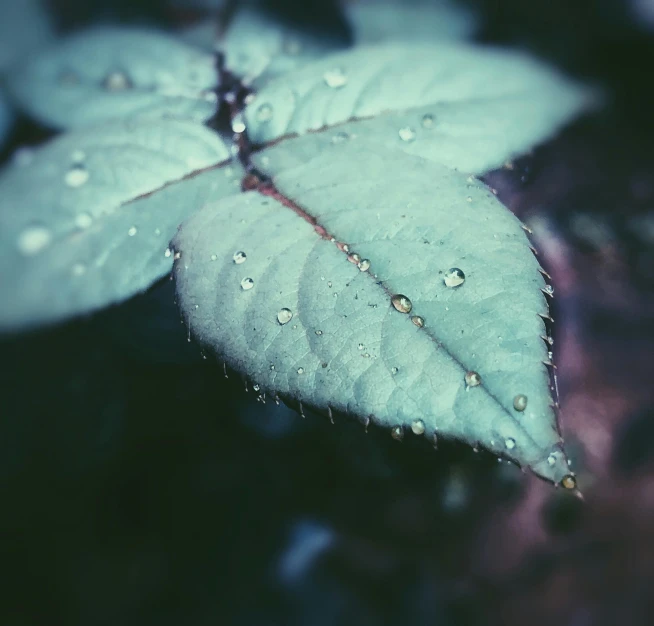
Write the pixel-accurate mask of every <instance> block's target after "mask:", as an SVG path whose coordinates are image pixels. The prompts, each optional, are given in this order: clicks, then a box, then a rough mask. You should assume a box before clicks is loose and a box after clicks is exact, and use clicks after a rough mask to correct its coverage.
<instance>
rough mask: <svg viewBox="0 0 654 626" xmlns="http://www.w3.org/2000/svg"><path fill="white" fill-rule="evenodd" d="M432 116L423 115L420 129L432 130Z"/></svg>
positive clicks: (428, 114)
mask: <svg viewBox="0 0 654 626" xmlns="http://www.w3.org/2000/svg"><path fill="white" fill-rule="evenodd" d="M434 119H435V118H434V116H433V114H432V113H425V115H423V116H422V122H421V124H422V127H423V128H433V127H434Z"/></svg>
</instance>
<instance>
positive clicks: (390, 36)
mask: <svg viewBox="0 0 654 626" xmlns="http://www.w3.org/2000/svg"><path fill="white" fill-rule="evenodd" d="M345 10H346V14H347V17H348V19H349V21H350V23H351V24H352V29H353V31H354V40H355V42H356V43H357V44H371V43H379V42H385V41H398V40H404V41H420V40H423V41H432V42H433V41H438V40H444V39H467V38H469V37H472V36H473V35H474V33H475V31H476V30H477V21H478V20H477V19H476V17H475V15H474V14H473V12H472V11H471V10H470V9H469V8H467V7H465V6H464V5H463V4H462V3H461V2H453V1H452V0H403V1H402V2H396V1H394V0H359V1H358V2H348V3H347V4H346V5H345Z"/></svg>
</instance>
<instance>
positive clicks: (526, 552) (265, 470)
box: [0, 0, 654, 626]
mask: <svg viewBox="0 0 654 626" xmlns="http://www.w3.org/2000/svg"><path fill="white" fill-rule="evenodd" d="M652 2H654V0H652ZM646 3H647V0H640V3H638V2H636V1H634V2H633V3H630V2H625V1H619V0H602V1H600V0H596V1H595V2H590V1H588V0H575V1H574V2H571V1H570V0H547V1H545V0H530V1H529V2H527V1H518V0H507V1H505V2H500V1H494V2H493V1H490V0H487V1H485V0H478V1H476V2H469V3H468V4H473V5H476V6H477V7H478V9H479V10H480V11H481V13H482V16H483V29H482V32H481V34H480V36H479V39H480V40H482V41H491V42H499V43H503V44H518V45H520V46H523V47H527V48H529V49H531V50H533V51H534V52H535V53H536V54H538V55H541V56H543V57H545V58H548V59H549V60H550V61H551V62H552V63H554V64H556V65H558V66H560V67H562V68H564V69H565V70H567V71H569V72H570V73H572V74H573V75H576V76H578V77H580V78H585V79H592V80H596V81H598V82H599V83H600V84H603V85H604V86H605V88H606V89H607V90H608V91H609V93H610V94H611V95H612V101H611V104H610V105H609V106H608V107H607V108H605V109H604V110H602V111H601V112H599V113H595V114H593V115H591V116H587V117H585V118H583V119H581V120H578V121H577V122H575V123H574V124H572V125H571V126H569V127H568V128H567V129H565V130H564V131H563V132H562V133H561V135H560V136H559V137H558V138H556V139H555V140H553V141H551V142H549V143H548V144H546V145H544V146H541V147H539V148H537V149H536V150H535V151H534V152H533V153H532V154H530V155H527V156H525V157H524V158H522V159H520V160H518V161H516V162H515V164H514V166H513V168H512V169H502V170H498V171H496V172H492V173H490V174H489V175H488V176H487V177H486V180H487V181H488V182H489V184H491V185H492V186H494V187H496V188H497V189H498V192H499V194H500V197H501V198H502V199H503V200H504V202H505V203H506V204H507V206H509V207H510V208H511V210H513V211H515V212H516V213H518V214H519V215H520V216H521V217H522V218H523V219H524V220H525V221H526V222H527V223H529V224H530V225H531V226H532V227H533V229H534V231H535V240H536V243H537V246H538V248H539V249H540V251H541V255H542V259H543V264H544V265H545V267H546V269H548V271H549V272H550V273H551V274H552V275H553V279H554V286H555V289H556V298H555V300H554V304H553V317H554V318H555V319H556V321H557V324H556V326H555V341H556V343H555V357H556V359H557V363H558V366H559V369H558V374H559V383H560V391H561V402H562V407H563V410H562V424H563V431H564V435H565V438H566V441H567V445H568V446H569V448H570V450H571V456H572V457H573V459H574V466H573V469H575V471H577V473H578V477H579V482H580V485H581V487H582V490H583V491H584V494H585V497H586V499H585V501H584V502H581V501H580V500H578V499H576V498H574V497H572V496H570V495H569V494H567V493H562V491H561V490H555V489H554V488H553V487H551V486H550V485H546V484H544V483H542V482H539V481H537V480H536V479H534V478H533V477H530V476H528V475H523V474H522V473H520V471H519V470H517V469H516V468H514V467H512V466H509V465H507V464H506V463H501V464H498V463H497V460H496V459H494V458H492V457H490V456H489V455H486V454H484V453H479V454H475V453H474V452H473V451H471V450H470V449H467V448H464V447H456V446H452V445H441V447H440V448H439V451H438V452H434V451H433V450H431V449H430V448H429V447H427V446H420V445H419V444H417V443H416V442H412V441H410V440H406V441H405V442H404V443H402V444H398V443H397V442H394V441H393V440H392V439H391V438H390V437H389V436H388V433H384V432H379V431H376V430H375V429H371V432H369V433H368V434H367V435H366V434H365V433H364V432H363V429H362V428H361V426H360V425H358V424H355V423H350V422H348V421H345V420H339V421H337V423H336V425H335V426H332V425H331V424H329V422H328V421H327V420H325V419H324V418H322V417H319V416H307V419H305V420H302V419H301V418H300V417H299V416H297V415H295V414H294V413H293V412H292V411H290V409H287V408H285V407H276V406H275V405H274V403H272V406H271V403H270V402H268V403H267V404H266V405H263V404H261V403H260V402H257V401H256V397H255V396H256V394H253V393H252V391H250V393H245V391H244V386H245V385H244V382H243V381H242V380H241V378H240V377H239V376H238V375H236V374H230V377H229V378H228V379H226V378H225V377H224V375H223V371H222V364H215V363H213V362H212V361H210V360H203V359H202V358H200V355H199V350H197V348H196V347H195V346H193V345H192V344H188V343H187V342H186V332H185V330H184V328H183V327H182V325H181V324H180V323H179V317H178V315H177V313H176V311H175V310H174V308H173V307H172V306H171V302H172V297H173V296H172V287H171V283H170V282H169V281H167V280H164V281H162V282H161V284H159V285H157V286H155V287H154V288H153V289H152V290H151V291H150V292H149V293H148V294H145V295H143V296H139V297H137V298H134V299H133V300H132V301H130V302H128V303H126V304H125V305H122V306H120V307H115V308H113V309H111V310H109V311H105V312H102V313H101V314H98V315H96V316H92V317H88V318H84V319H81V320H77V321H75V322H72V323H69V324H67V325H64V326H59V327H57V328H54V329H51V330H48V331H43V332H38V333H33V334H31V335H28V336H20V337H5V338H4V339H3V340H2V343H0V357H2V362H3V368H2V369H3V373H2V375H1V377H0V414H1V417H0V554H1V557H2V558H1V559H0V568H1V570H0V572H1V573H0V579H1V580H2V581H3V582H2V583H0V624H3V625H6V626H32V625H36V624H48V625H49V626H55V625H57V624H66V625H68V624H72V625H77V624H79V625H84V626H86V625H90V624H93V625H100V626H102V625H104V624H107V625H110V624H111V625H112V626H114V625H118V624H121V625H122V624H125V625H132V624H134V625H137V624H138V625H143V624H161V625H166V624H171V625H172V624H175V625H176V626H179V625H180V624H184V625H189V626H196V625H198V626H200V625H204V624H221V625H222V624H226V625H230V626H231V625H232V624H234V625H247V626H264V625H265V626H268V625H270V626H272V625H275V626H276V625H280V626H281V625H284V626H286V625H288V626H295V625H302V626H304V625H309V626H322V625H325V626H327V625H330V626H331V625H337V624H338V625H339V626H340V625H348V624H352V625H355V624H356V625H357V626H366V625H371V626H372V625H374V626H376V625H388V626H391V625H392V626H395V625H398V626H400V625H402V626H404V625H413V624H416V625H422V624H438V625H449V624H457V625H458V624H475V625H486V624H488V625H494V624H502V625H509V626H510V625H513V624H516V625H518V624H520V625H522V624H526V623H527V624H533V625H540V624H543V625H544V624H548V625H551V624H557V625H558V624H561V625H570V626H587V625H594V624H601V625H604V624H606V625H612V624H624V625H628V626H638V625H640V624H643V625H644V624H650V623H654V596H653V595H652V592H651V590H652V588H654V452H653V445H654V402H653V400H654V385H653V380H652V379H653V377H654V367H653V366H652V352H653V348H654V245H653V244H654V150H653V145H654V142H653V140H654V118H653V116H652V110H654V107H653V106H652V105H653V104H654V102H653V100H654V98H653V95H654V89H653V87H652V75H653V72H652V64H653V62H654V38H653V35H654V20H652V21H650V22H649V23H648V22H647V21H646V20H645V19H643V17H642V15H640V16H639V14H638V13H637V11H636V10H635V7H637V6H638V5H639V4H641V5H642V6H644V5H645V4H646ZM266 4H267V5H268V8H271V9H273V10H276V11H278V12H280V14H282V15H284V16H286V17H287V18H288V19H293V20H294V21H296V22H298V23H300V24H302V25H303V27H305V28H323V29H329V30H330V31H333V32H339V33H340V34H341V35H342V36H344V37H347V36H348V30H347V25H346V23H345V22H344V21H343V19H342V17H341V16H340V15H339V13H338V8H337V5H336V3H335V2H334V3H330V2H305V3H301V4H299V3H293V2H291V1H290V0H278V1H272V0H271V1H269V2H267V3H266ZM51 6H52V8H53V10H54V11H55V14H56V16H57V22H58V26H59V28H60V30H61V31H62V32H65V31H67V30H70V29H72V28H78V27H83V26H84V25H86V24H89V23H93V22H95V21H97V20H100V19H112V20H118V21H121V22H124V23H139V24H140V23H155V24H159V25H162V26H164V27H173V26H179V25H180V24H192V23H193V22H194V21H195V20H196V19H198V18H200V17H202V15H201V13H202V11H198V10H188V9H186V10H181V9H179V8H172V7H171V5H170V3H167V2H164V1H163V0H161V1H160V2H154V1H145V0H138V1H137V0H113V1H112V0H103V1H96V2H88V1H82V0H51ZM650 11H651V13H650V15H651V14H654V10H652V8H651V4H650ZM47 136H48V133H47V131H45V130H44V129H40V128H37V127H35V126H34V125H32V124H31V123H29V122H28V121H27V120H19V121H18V122H17V124H16V126H15V129H14V133H13V136H12V137H11V140H10V146H9V148H8V149H6V150H5V151H4V156H5V158H6V157H7V156H8V155H9V154H10V153H11V152H12V151H13V150H14V149H15V148H16V147H17V146H20V145H23V144H25V143H28V144H30V143H35V142H38V141H40V140H42V139H45V138H46V137H47Z"/></svg>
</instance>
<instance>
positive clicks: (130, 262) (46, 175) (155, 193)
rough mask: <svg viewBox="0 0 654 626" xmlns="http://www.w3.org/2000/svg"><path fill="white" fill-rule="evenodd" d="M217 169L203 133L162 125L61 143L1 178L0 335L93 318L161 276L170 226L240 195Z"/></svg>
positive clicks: (227, 173) (233, 175) (184, 125)
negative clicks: (212, 202) (209, 205)
mask: <svg viewBox="0 0 654 626" xmlns="http://www.w3.org/2000/svg"><path fill="white" fill-rule="evenodd" d="M228 158H229V153H228V150H227V148H226V147H225V146H224V144H223V143H222V141H221V140H220V138H219V137H218V136H217V135H215V134H214V133H212V132H211V131H210V130H209V129H207V128H204V127H202V126H199V125H196V124H194V123H192V122H188V121H173V120H168V121H150V122H147V123H146V122H141V123H139V124H131V123H129V122H119V123H113V124H105V125H103V126H101V127H98V128H93V129H85V130H83V131H77V132H74V133H70V134H67V135H63V136H60V137H59V138H57V139H55V140H54V141H51V142H50V143H49V144H46V145H45V146H44V147H42V148H40V149H38V150H36V151H35V152H34V153H33V155H32V158H31V162H29V163H26V161H27V155H23V156H22V158H21V161H20V162H19V163H15V164H13V165H11V166H9V167H7V168H6V169H5V170H4V171H3V172H2V173H1V174H0V295H1V297H2V302H3V306H2V308H1V309H0V330H1V331H8V330H16V329H22V328H29V327H31V326H34V325H36V324H43V323H52V322H56V321H60V320H63V319H65V318H68V317H71V316H73V315H79V314H81V313H86V312H89V311H93V310H95V309H98V308H100V307H103V306H107V305H109V304H112V303H114V302H119V301H121V300H124V299H126V298H128V297H130V296H132V295H134V294H135V293H138V292H139V291H142V290H144V289H146V288H147V287H149V286H150V285H151V284H152V283H153V282H154V281H155V280H157V279H158V278H160V277H161V276H163V275H165V274H166V273H167V272H169V271H170V268H171V266H172V261H173V259H172V254H171V253H170V252H169V253H168V254H166V248H167V246H168V242H169V241H170V239H171V238H172V236H173V235H174V233H175V231H176V229H177V226H178V225H179V224H180V222H182V221H183V220H184V219H185V218H186V217H187V216H188V215H190V214H191V213H192V212H193V211H194V210H196V209H197V208H199V207H200V206H202V204H203V203H204V202H206V201H208V200H210V199H215V198H219V197H221V196H223V195H227V194H231V193H233V191H234V190H235V189H238V188H239V187H238V186H239V184H240V170H236V169H235V166H233V165H232V166H229V167H224V168H222V169H220V170H215V169H212V168H216V167H217V166H219V165H221V164H225V163H226V161H227V160H228ZM21 163H22V164H21ZM173 183H177V184H173Z"/></svg>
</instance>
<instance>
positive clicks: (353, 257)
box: [347, 252, 361, 265]
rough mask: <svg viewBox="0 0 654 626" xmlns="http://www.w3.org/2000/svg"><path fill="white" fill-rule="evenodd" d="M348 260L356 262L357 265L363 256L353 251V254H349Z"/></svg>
mask: <svg viewBox="0 0 654 626" xmlns="http://www.w3.org/2000/svg"><path fill="white" fill-rule="evenodd" d="M347 260H348V261H349V262H350V263H354V264H355V265H358V264H359V262H360V261H361V257H360V256H359V255H358V254H357V253H356V252H353V253H352V254H348V255H347Z"/></svg>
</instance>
